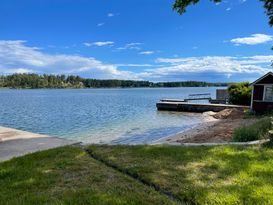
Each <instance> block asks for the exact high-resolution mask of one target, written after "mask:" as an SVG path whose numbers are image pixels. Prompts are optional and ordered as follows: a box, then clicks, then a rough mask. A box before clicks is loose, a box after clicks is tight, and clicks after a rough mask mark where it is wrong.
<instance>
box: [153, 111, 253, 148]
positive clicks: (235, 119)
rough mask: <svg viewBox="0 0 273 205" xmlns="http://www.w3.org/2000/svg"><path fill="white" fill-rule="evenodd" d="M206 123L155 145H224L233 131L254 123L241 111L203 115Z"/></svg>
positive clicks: (229, 139)
mask: <svg viewBox="0 0 273 205" xmlns="http://www.w3.org/2000/svg"><path fill="white" fill-rule="evenodd" d="M203 116H204V117H205V119H206V121H205V122H204V123H201V124H199V125H197V126H195V127H193V128H191V129H189V130H186V131H184V132H182V133H177V134H175V135H172V136H169V137H167V138H163V139H161V140H159V141H157V142H156V143H164V144H173V143H225V142H231V141H232V135H233V132H234V129H236V128H238V127H241V126H244V125H249V124H252V123H254V122H255V119H254V118H245V114H244V111H243V110H242V109H225V110H223V111H221V112H218V113H215V112H205V113H203Z"/></svg>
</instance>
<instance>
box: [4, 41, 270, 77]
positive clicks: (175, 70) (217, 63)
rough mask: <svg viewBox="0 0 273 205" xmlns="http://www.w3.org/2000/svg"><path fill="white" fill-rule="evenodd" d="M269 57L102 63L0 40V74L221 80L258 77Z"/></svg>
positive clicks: (190, 58) (212, 57)
mask: <svg viewBox="0 0 273 205" xmlns="http://www.w3.org/2000/svg"><path fill="white" fill-rule="evenodd" d="M272 60H273V55H257V56H245V57H233V56H203V57H187V58H157V59H156V60H155V62H154V63H153V64H145V63H144V64H140V63H137V64H135V63H122V62H121V63H120V64H106V63H103V62H102V61H100V60H97V59H95V58H92V57H82V56H79V55H66V54H48V53H45V52H43V50H41V49H39V48H37V47H30V46H27V45H26V42H25V41H19V40H18V41H4V40H2V41H0V74H10V73H27V72H31V73H40V74H43V73H53V74H77V75H81V76H87V77H92V78H99V79H132V80H152V81H166V80H168V81H173V80H211V81H225V80H228V79H230V80H233V79H232V77H233V76H236V75H237V76H238V75H240V76H243V77H244V78H245V79H250V78H249V76H256V77H258V76H261V75H262V74H264V73H266V72H269V71H272V67H271V61H272ZM121 67H122V69H121ZM132 67H134V69H132ZM126 68H127V69H126ZM138 68H139V69H138ZM211 76H216V77H217V78H212V77H211ZM209 77H210V78H209ZM240 80H242V78H240Z"/></svg>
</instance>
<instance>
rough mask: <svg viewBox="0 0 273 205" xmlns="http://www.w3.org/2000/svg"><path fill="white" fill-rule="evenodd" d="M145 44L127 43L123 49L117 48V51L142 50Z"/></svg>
mask: <svg viewBox="0 0 273 205" xmlns="http://www.w3.org/2000/svg"><path fill="white" fill-rule="evenodd" d="M142 44H143V43H138V42H136V43H127V44H125V45H124V46H123V47H118V48H116V49H117V50H127V49H128V50H140V49H141V48H140V46H141V45H142Z"/></svg>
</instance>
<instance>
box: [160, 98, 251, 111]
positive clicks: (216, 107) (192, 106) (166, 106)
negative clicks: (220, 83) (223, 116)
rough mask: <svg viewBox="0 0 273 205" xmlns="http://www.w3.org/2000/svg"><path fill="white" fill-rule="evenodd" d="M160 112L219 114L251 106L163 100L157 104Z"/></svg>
mask: <svg viewBox="0 0 273 205" xmlns="http://www.w3.org/2000/svg"><path fill="white" fill-rule="evenodd" d="M156 107H157V109H158V110H166V111H180V112H207V111H213V112H219V111H222V110H224V109H227V108H237V109H249V108H250V107H249V106H240V105H227V104H210V103H204V104H198V103H188V102H185V101H184V100H178V99H163V100H161V101H160V102H158V103H157V104H156Z"/></svg>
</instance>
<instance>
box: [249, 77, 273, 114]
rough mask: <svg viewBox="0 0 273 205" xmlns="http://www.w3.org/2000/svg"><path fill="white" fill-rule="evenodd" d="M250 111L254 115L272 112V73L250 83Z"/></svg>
mask: <svg viewBox="0 0 273 205" xmlns="http://www.w3.org/2000/svg"><path fill="white" fill-rule="evenodd" d="M251 86H252V97H251V109H252V111H254V112H256V113H261V112H266V111H270V110H273V73H272V72H269V73H267V74H266V75H264V76H262V77H261V78H259V79H258V80H256V81H255V82H253V83H251Z"/></svg>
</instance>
